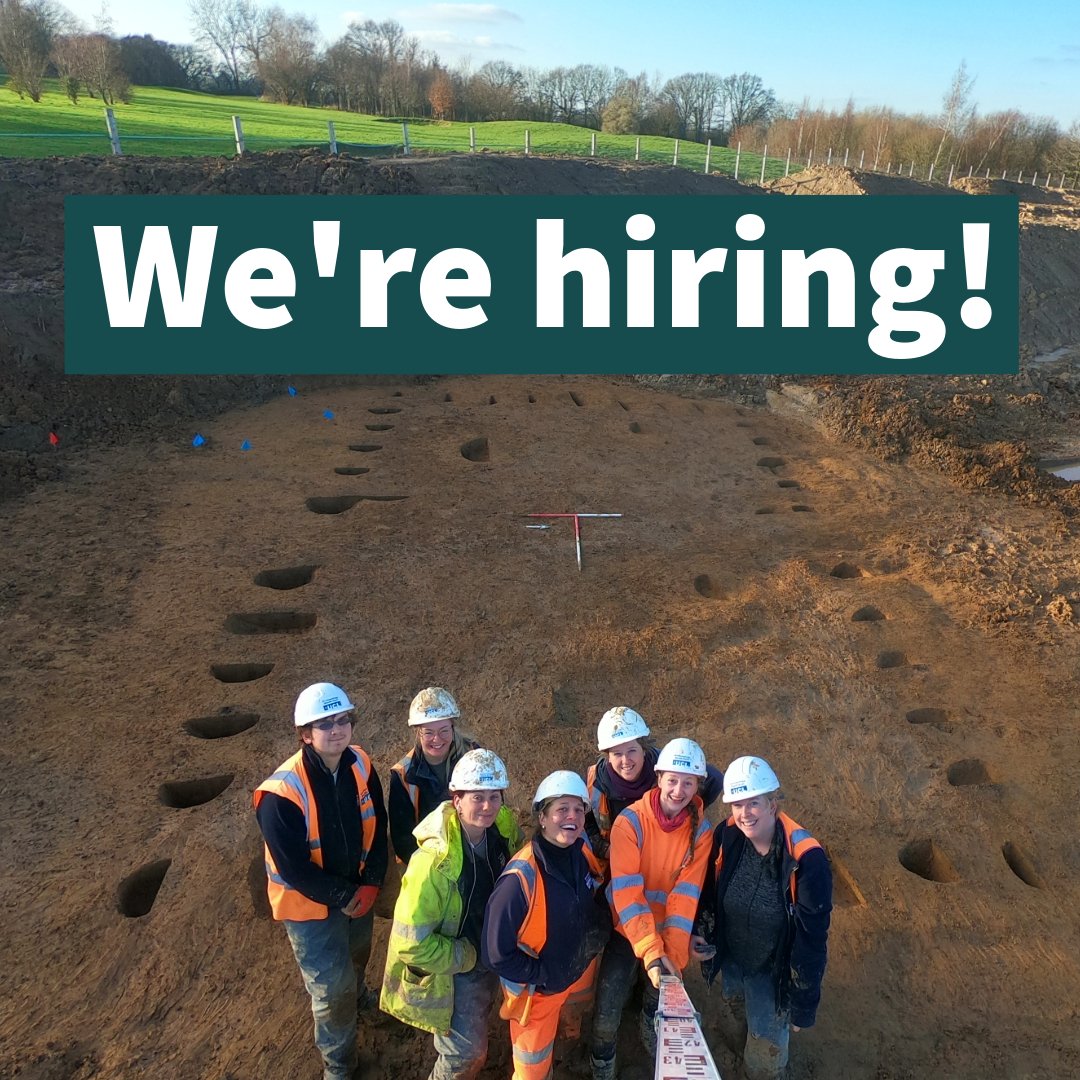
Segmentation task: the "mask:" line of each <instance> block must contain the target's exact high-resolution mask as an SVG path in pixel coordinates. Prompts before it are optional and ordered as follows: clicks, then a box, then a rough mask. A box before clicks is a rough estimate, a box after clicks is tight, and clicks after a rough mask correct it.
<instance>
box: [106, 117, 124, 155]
mask: <svg viewBox="0 0 1080 1080" xmlns="http://www.w3.org/2000/svg"><path fill="white" fill-rule="evenodd" d="M105 130H106V131H108V133H109V142H110V144H111V145H112V152H113V154H114V155H115V156H116V157H122V156H123V151H122V150H121V149H120V132H119V130H118V129H117V127H116V116H115V115H114V114H113V111H112V109H106V110H105Z"/></svg>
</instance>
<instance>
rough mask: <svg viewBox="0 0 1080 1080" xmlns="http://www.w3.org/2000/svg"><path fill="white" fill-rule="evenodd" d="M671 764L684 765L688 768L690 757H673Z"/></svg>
mask: <svg viewBox="0 0 1080 1080" xmlns="http://www.w3.org/2000/svg"><path fill="white" fill-rule="evenodd" d="M671 764H672V765H684V766H686V768H688V769H689V768H690V759H689V758H688V757H673V758H672V759H671Z"/></svg>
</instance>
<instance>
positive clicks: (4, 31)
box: [0, 0, 56, 101]
mask: <svg viewBox="0 0 1080 1080" xmlns="http://www.w3.org/2000/svg"><path fill="white" fill-rule="evenodd" d="M55 26H56V20H55V15H54V12H53V11H52V10H51V8H50V5H49V4H48V3H47V2H44V0H0V60H2V61H3V63H4V67H6V68H7V73H8V83H9V85H10V86H11V89H12V90H14V91H15V93H16V94H18V95H19V97H20V98H21V97H23V95H25V96H27V97H29V98H30V100H31V101H40V100H41V89H42V79H43V77H44V75H45V68H46V67H47V66H48V63H49V53H50V51H51V49H52V39H53V33H54V30H55Z"/></svg>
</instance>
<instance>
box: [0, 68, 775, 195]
mask: <svg viewBox="0 0 1080 1080" xmlns="http://www.w3.org/2000/svg"><path fill="white" fill-rule="evenodd" d="M46 85H47V89H46V91H45V93H44V94H43V95H42V98H41V101H40V102H38V103H36V104H35V103H34V102H31V101H30V100H29V99H26V100H22V101H20V100H19V98H18V97H17V96H16V95H15V94H14V93H13V92H12V91H11V90H9V89H7V88H6V87H0V156H3V157H52V156H68V155H72V154H102V155H106V154H109V153H110V152H111V151H110V147H109V139H108V135H107V133H106V129H105V114H104V109H103V107H102V105H101V102H100V101H99V100H97V99H94V98H83V99H81V100H80V101H79V103H78V104H77V105H73V104H72V103H71V102H70V101H69V100H68V99H67V97H65V96H64V94H63V93H61V92H60V90H59V88H58V86H57V84H56V83H55V81H51V82H47V84H46ZM114 112H115V114H116V122H117V127H118V129H119V132H120V141H121V144H122V147H123V151H124V153H125V154H128V155H136V154H138V155H155V156H165V157H173V156H189V155H205V154H217V155H221V156H224V157H231V156H233V155H234V154H235V153H236V146H235V142H234V139H233V126H232V117H233V115H234V114H235V115H238V116H239V117H240V118H241V121H242V123H243V130H244V142H245V147H246V149H247V150H249V151H260V150H271V149H278V148H283V147H301V146H323V147H328V145H329V135H328V132H327V121H328V120H332V121H333V122H334V128H335V131H336V135H337V141H338V149H339V150H341V151H343V152H348V153H360V154H387V155H389V154H394V153H400V152H401V150H402V125H401V121H400V120H387V119H384V118H382V117H375V116H364V115H360V114H358V113H345V112H337V111H333V110H330V109H315V108H302V107H300V106H296V105H274V104H271V103H270V102H266V101H260V100H259V99H258V98H251V97H219V96H216V95H214V94H202V93H197V92H195V91H190V90H173V89H166V88H162V87H153V86H137V87H134V88H133V90H132V95H131V102H130V104H127V105H117V106H116V107H115V108H114ZM473 127H474V129H475V132H476V148H477V150H485V149H486V150H488V151H494V152H504V153H522V152H524V149H525V132H526V130H527V131H528V132H529V138H530V143H531V150H532V152H533V153H535V154H560V155H570V156H573V157H587V156H589V154H590V152H591V144H592V135H593V132H592V131H591V130H589V129H588V128H582V127H575V126H573V125H571V124H539V123H526V122H523V121H502V122H498V123H483V124H475V125H473ZM409 143H410V146H411V147H412V149H414V150H418V151H422V152H433V153H439V152H442V153H462V152H467V151H468V150H469V125H468V124H459V123H435V122H433V121H430V120H410V121H409ZM596 154H597V156H598V157H601V158H620V159H623V160H633V158H634V154H635V137H634V136H633V135H605V134H603V133H602V132H598V133H596ZM705 154H706V148H705V146H703V145H702V144H701V143H693V142H687V141H685V140H684V141H682V142H681V143H680V144H679V159H678V164H679V165H680V166H683V167H685V168H689V169H694V170H695V171H698V172H700V171H703V170H704V168H705ZM640 155H641V160H642V161H649V162H658V163H660V162H662V163H667V164H671V163H672V162H673V161H674V158H675V140H673V139H664V138H660V137H658V136H652V135H644V136H642V137H641V151H640ZM710 171H711V172H718V173H725V174H727V175H731V174H733V173H734V171H735V151H734V150H729V149H727V148H726V147H714V148H713V150H712V154H711V157H710ZM783 174H784V161H783V159H782V158H769V159H768V161H767V163H766V170H765V176H766V178H769V177H776V176H783ZM739 175H740V177H741V178H743V179H747V180H756V179H758V178H759V177H760V175H761V158H760V156H759V155H757V154H750V153H747V154H743V155H742V156H741V158H740V161H739Z"/></svg>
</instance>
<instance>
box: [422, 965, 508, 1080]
mask: <svg viewBox="0 0 1080 1080" xmlns="http://www.w3.org/2000/svg"><path fill="white" fill-rule="evenodd" d="M498 990H499V977H498V976H497V975H496V974H495V973H494V972H493V971H485V970H483V969H481V970H477V969H476V968H473V970H472V971H460V972H458V973H457V974H456V975H455V976H454V1012H453V1015H452V1016H451V1017H450V1030H449V1031H447V1032H445V1033H440V1034H438V1035H436V1036H435V1052H436V1053H437V1054H438V1055H439V1056H438V1058H437V1059H436V1061H435V1067H434V1068H433V1069H432V1070H431V1075H430V1076H429V1077H428V1080H475V1077H476V1075H477V1073H479V1072H480V1070H481V1069H482V1068H483V1067H484V1063H485V1062H486V1061H487V1052H488V1023H489V1021H490V1020H491V1008H492V1006H493V1005H494V1004H495V995H496V994H497V993H498Z"/></svg>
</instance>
